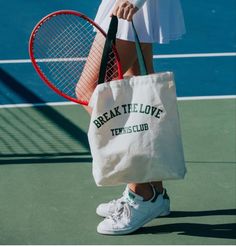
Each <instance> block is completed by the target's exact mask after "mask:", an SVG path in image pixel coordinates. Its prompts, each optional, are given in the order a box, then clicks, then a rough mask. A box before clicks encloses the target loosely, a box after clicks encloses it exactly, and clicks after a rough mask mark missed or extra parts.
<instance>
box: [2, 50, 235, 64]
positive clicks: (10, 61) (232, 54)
mask: <svg viewBox="0 0 236 247" xmlns="http://www.w3.org/2000/svg"><path fill="white" fill-rule="evenodd" d="M235 56H236V52H222V53H191V54H168V55H154V56H153V58H154V59H166V58H198V57H235ZM67 60H68V61H70V60H71V59H70V58H67V59H66V58H58V59H56V58H52V59H50V61H51V62H65V61H67ZM73 60H82V61H84V60H85V58H78V59H76V58H75V59H73ZM48 61H49V59H40V60H39V62H48ZM17 63H31V60H30V59H8V60H0V64H17Z"/></svg>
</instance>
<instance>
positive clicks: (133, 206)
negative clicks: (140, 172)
mask: <svg viewBox="0 0 236 247" xmlns="http://www.w3.org/2000/svg"><path fill="white" fill-rule="evenodd" d="M163 211H164V199H163V195H162V194H158V193H157V191H156V190H155V189H154V187H153V197H152V199H150V200H149V201H143V198H142V197H141V196H139V195H137V194H135V193H134V192H132V191H130V190H129V191H128V195H126V196H125V198H124V201H121V202H120V203H119V204H118V205H117V207H116V209H115V212H114V213H113V214H112V215H110V216H108V217H107V218H105V219H104V220H103V221H102V222H101V223H100V224H99V225H98V227H97V232H98V233H101V234H108V235H123V234H129V233H132V232H134V231H136V230H138V229H139V228H140V227H142V226H143V225H145V224H146V223H148V222H149V221H151V220H152V219H154V218H156V217H158V216H159V215H160V214H161V213H162V212H163Z"/></svg>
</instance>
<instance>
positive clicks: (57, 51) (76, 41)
mask: <svg viewBox="0 0 236 247" xmlns="http://www.w3.org/2000/svg"><path fill="white" fill-rule="evenodd" d="M106 42H107V35H106V33H105V32H104V31H103V30H102V29H101V28H100V27H99V26H98V25H97V24H96V23H94V22H93V21H92V20H90V19H89V18H88V17H86V16H85V15H83V14H81V13H79V12H76V11H70V10H62V11H56V12H53V13H51V14H49V15H47V16H46V17H44V18H43V19H42V20H41V21H40V22H39V23H38V24H37V25H36V26H35V28H34V29H33V31H32V34H31V36H30V40H29V54H30V59H31V61H32V63H33V66H34V68H35V70H36V71H37V73H38V74H39V76H40V77H41V79H42V80H43V81H44V82H45V83H46V84H47V85H48V86H49V87H50V88H51V89H53V90H54V91H55V92H56V93H58V94H59V95H61V96H63V97H65V98H66V99H68V100H71V101H73V102H76V103H79V104H82V105H88V103H89V100H90V97H91V95H92V92H93V91H94V89H95V88H96V86H97V84H98V80H99V71H100V69H101V68H100V67H101V59H102V56H103V51H104V46H105V43H106ZM109 42H110V41H109ZM106 60H107V62H106V68H105V72H104V77H105V79H104V80H105V81H106V82H109V81H111V80H114V79H122V78H123V77H122V71H121V65H120V59H119V56H118V53H117V51H116V48H115V46H114V43H112V44H111V49H110V50H109V52H108V55H107V57H106Z"/></svg>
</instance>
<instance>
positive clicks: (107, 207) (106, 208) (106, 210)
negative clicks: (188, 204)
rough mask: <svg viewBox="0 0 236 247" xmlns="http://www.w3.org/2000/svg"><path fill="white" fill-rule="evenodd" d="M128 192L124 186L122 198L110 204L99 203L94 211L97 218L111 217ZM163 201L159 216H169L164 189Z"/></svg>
mask: <svg viewBox="0 0 236 247" xmlns="http://www.w3.org/2000/svg"><path fill="white" fill-rule="evenodd" d="M128 191H129V188H128V186H126V188H125V191H124V192H123V195H122V197H120V198H118V199H116V200H112V201H110V202H107V203H101V204H100V205H98V207H97V209H96V213H97V215H99V216H102V217H108V216H110V215H112V214H113V213H114V212H115V210H116V207H117V206H118V205H119V204H120V203H122V202H124V201H125V197H126V196H127V194H128ZM162 195H163V199H164V211H163V212H162V213H161V215H160V216H167V215H169V214H170V198H169V196H168V195H167V191H166V189H164V190H163V194H162Z"/></svg>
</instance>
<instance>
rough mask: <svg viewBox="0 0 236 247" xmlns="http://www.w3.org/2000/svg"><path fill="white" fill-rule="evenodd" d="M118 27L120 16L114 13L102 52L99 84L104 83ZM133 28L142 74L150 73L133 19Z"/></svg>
mask: <svg viewBox="0 0 236 247" xmlns="http://www.w3.org/2000/svg"><path fill="white" fill-rule="evenodd" d="M117 28H118V18H117V17H116V16H114V15H113V16H112V18H111V22H110V25H109V29H108V33H107V37H106V42H105V46H104V50H103V54H102V60H101V66H100V72H99V78H98V84H101V83H104V80H105V75H106V67H107V62H108V56H109V53H110V52H111V51H112V46H113V45H115V41H116V33H117ZM132 28H133V31H134V38H135V46H136V52H137V57H138V62H139V69H140V74H141V75H147V74H148V72H147V66H146V64H145V60H144V56H143V52H142V49H141V45H140V41H139V38H138V34H137V31H136V29H135V27H134V23H133V21H132Z"/></svg>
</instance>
